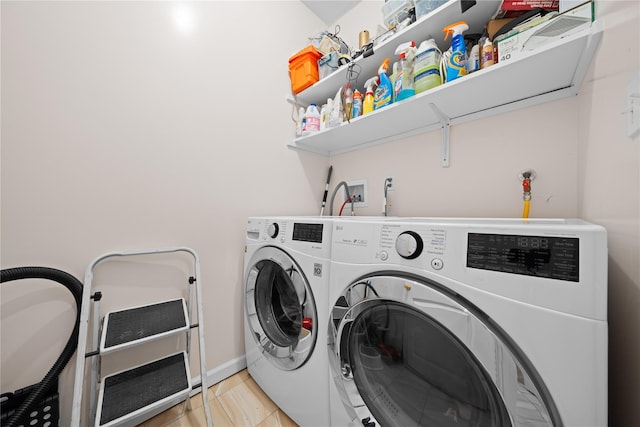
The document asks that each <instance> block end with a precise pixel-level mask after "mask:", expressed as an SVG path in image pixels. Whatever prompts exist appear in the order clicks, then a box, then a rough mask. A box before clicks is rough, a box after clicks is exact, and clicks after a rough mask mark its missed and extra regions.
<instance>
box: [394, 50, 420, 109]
mask: <svg viewBox="0 0 640 427" xmlns="http://www.w3.org/2000/svg"><path fill="white" fill-rule="evenodd" d="M396 55H399V57H398V60H399V63H400V66H399V68H398V74H397V75H396V81H395V83H394V102H396V101H402V100H403V99H406V98H409V97H411V96H413V95H415V93H416V91H415V89H414V88H413V63H414V60H415V57H416V43H415V42H413V41H411V42H407V43H402V44H401V45H399V46H398V47H397V48H396Z"/></svg>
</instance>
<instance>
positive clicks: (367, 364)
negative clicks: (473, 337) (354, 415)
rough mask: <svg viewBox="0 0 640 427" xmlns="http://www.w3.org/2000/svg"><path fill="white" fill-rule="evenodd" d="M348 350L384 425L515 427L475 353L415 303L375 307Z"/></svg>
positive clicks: (362, 317)
mask: <svg viewBox="0 0 640 427" xmlns="http://www.w3.org/2000/svg"><path fill="white" fill-rule="evenodd" d="M348 346H349V354H350V355H351V358H350V360H351V369H352V371H353V378H354V381H355V383H356V386H357V388H358V390H359V391H360V393H361V396H362V399H363V400H364V402H365V403H366V404H367V406H368V407H369V408H370V409H371V411H372V412H373V414H374V416H375V418H376V419H377V420H378V422H379V423H380V424H381V425H384V426H386V425H394V424H397V423H399V424H398V425H402V426H413V425H415V426H425V425H437V426H448V425H451V426H478V427H480V426H483V427H484V426H486V427H489V426H506V425H508V424H509V423H508V422H507V423H505V422H504V421H508V417H507V416H506V411H505V409H504V405H503V404H502V400H501V399H500V397H499V396H498V393H497V390H496V389H495V388H494V387H492V386H491V384H490V382H489V381H488V378H487V375H486V373H485V371H484V369H483V368H482V367H481V366H480V365H479V363H478V362H477V361H476V360H475V358H474V357H473V355H472V354H471V353H470V352H469V351H468V350H467V349H466V348H465V347H464V346H463V345H461V343H460V342H459V341H458V340H457V339H456V338H455V337H454V336H453V335H452V334H451V333H450V332H448V331H447V330H446V329H445V328H443V327H442V325H440V324H439V323H437V322H436V321H434V320H433V319H430V318H429V317H427V316H425V315H424V314H423V313H421V312H419V311H417V310H415V309H413V308H411V307H409V306H406V305H402V304H399V303H395V302H391V301H389V302H381V303H380V304H377V305H372V306H371V307H370V308H368V309H367V310H365V311H363V312H362V313H360V314H359V315H358V317H357V318H356V319H355V321H354V322H353V325H352V327H351V333H350V335H349V341H348Z"/></svg>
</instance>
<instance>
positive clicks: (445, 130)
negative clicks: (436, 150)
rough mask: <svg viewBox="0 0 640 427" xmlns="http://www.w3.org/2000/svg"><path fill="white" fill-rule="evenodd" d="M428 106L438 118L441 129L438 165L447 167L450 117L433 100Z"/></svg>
mask: <svg viewBox="0 0 640 427" xmlns="http://www.w3.org/2000/svg"><path fill="white" fill-rule="evenodd" d="M429 106H430V107H431V109H432V110H433V112H434V113H435V114H436V115H437V116H438V118H439V119H440V126H441V129H442V151H441V155H440V166H442V167H443V168H448V167H449V143H450V134H451V119H450V118H449V117H447V115H446V114H444V113H443V112H442V110H440V109H439V108H438V107H437V106H436V104H434V103H433V102H430V103H429Z"/></svg>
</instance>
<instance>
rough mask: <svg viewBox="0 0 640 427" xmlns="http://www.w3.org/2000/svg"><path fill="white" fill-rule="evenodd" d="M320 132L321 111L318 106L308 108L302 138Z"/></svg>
mask: <svg viewBox="0 0 640 427" xmlns="http://www.w3.org/2000/svg"><path fill="white" fill-rule="evenodd" d="M319 131H320V111H318V107H317V106H316V104H311V105H309V107H307V111H306V112H305V113H304V124H303V125H302V136H306V135H311V134H312V133H316V132H319Z"/></svg>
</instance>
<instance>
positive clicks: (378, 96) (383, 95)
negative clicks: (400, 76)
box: [373, 58, 393, 110]
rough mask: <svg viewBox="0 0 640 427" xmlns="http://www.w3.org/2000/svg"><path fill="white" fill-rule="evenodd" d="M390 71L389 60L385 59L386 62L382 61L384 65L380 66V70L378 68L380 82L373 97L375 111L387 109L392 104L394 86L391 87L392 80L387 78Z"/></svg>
mask: <svg viewBox="0 0 640 427" xmlns="http://www.w3.org/2000/svg"><path fill="white" fill-rule="evenodd" d="M388 69H389V58H385V59H384V61H382V64H380V68H378V76H379V78H380V82H379V83H378V87H377V88H376V91H375V93H374V95H373V109H374V110H378V109H380V108H382V107H385V106H387V105H389V104H391V102H392V96H393V86H392V85H391V80H389V77H388V76H387V70H388Z"/></svg>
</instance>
